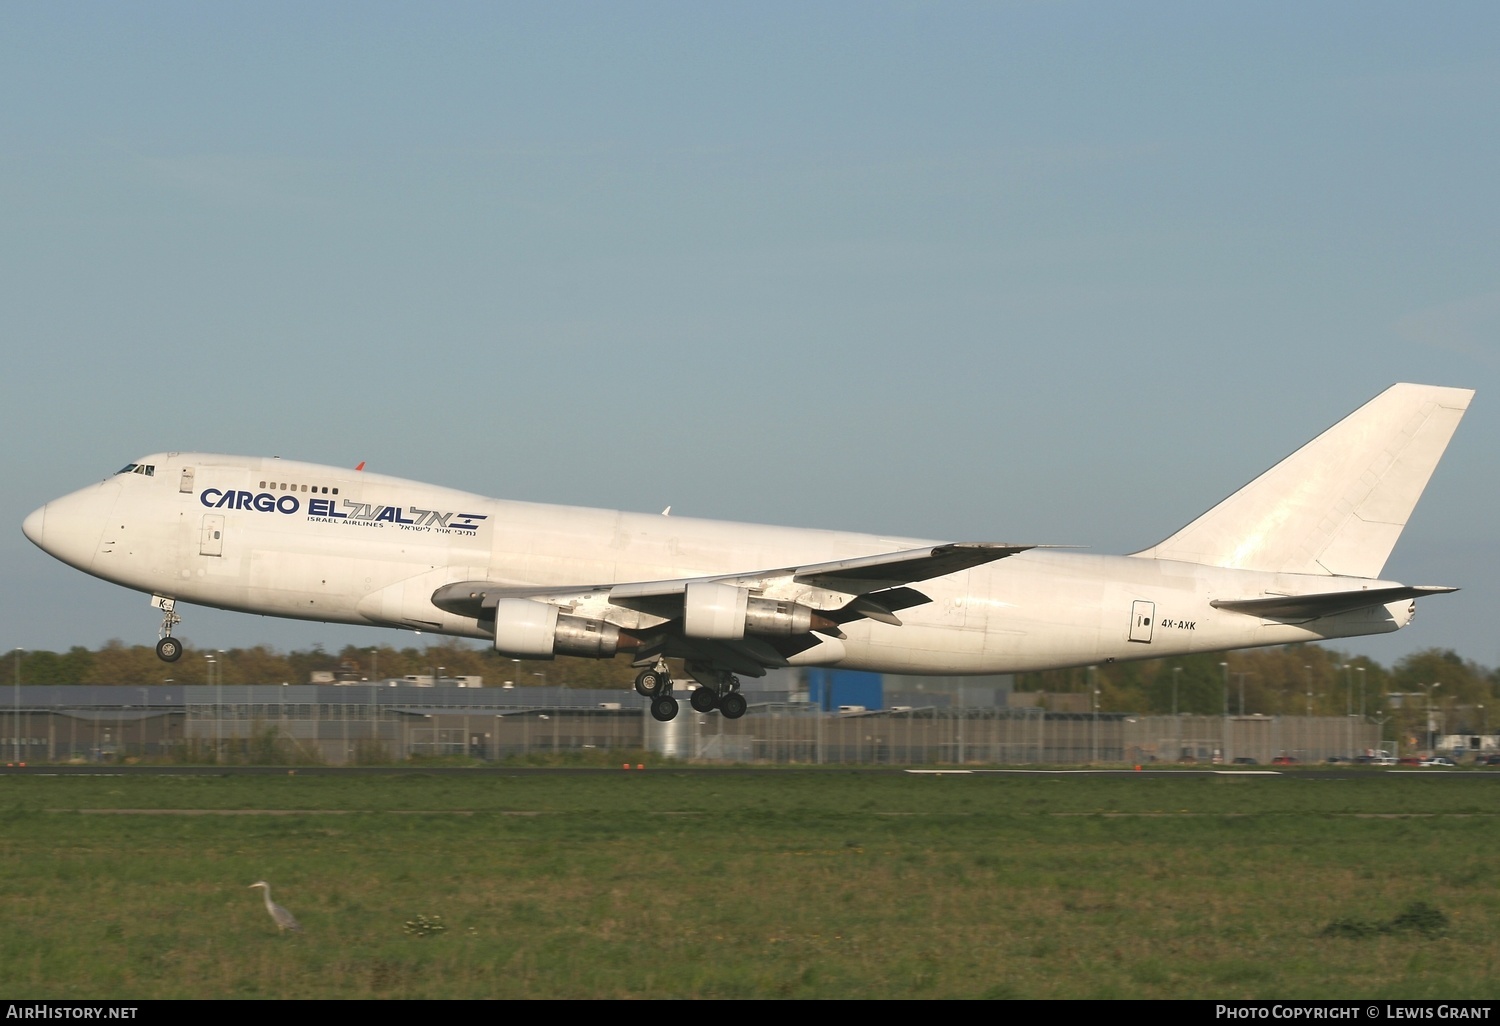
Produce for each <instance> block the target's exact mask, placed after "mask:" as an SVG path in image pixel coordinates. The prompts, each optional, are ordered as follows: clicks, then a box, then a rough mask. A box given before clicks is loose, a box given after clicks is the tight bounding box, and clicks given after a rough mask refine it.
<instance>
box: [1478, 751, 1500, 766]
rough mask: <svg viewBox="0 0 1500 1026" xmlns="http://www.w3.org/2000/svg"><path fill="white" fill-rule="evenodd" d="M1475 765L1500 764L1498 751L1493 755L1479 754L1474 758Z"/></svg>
mask: <svg viewBox="0 0 1500 1026" xmlns="http://www.w3.org/2000/svg"><path fill="white" fill-rule="evenodd" d="M1474 765H1476V766H1500V753H1496V754H1494V755H1481V756H1480V757H1479V758H1477V759H1475V760H1474Z"/></svg>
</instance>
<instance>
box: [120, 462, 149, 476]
mask: <svg viewBox="0 0 1500 1026" xmlns="http://www.w3.org/2000/svg"><path fill="white" fill-rule="evenodd" d="M118 473H119V474H145V475H146V476H147V477H155V476H156V467H155V465H154V464H151V463H127V464H125V465H124V466H123V467H121V468H120V469H119V471H118Z"/></svg>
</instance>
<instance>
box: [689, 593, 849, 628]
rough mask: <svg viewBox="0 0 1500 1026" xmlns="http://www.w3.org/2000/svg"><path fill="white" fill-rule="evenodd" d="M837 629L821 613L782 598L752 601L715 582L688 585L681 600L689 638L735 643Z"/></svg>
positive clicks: (742, 594) (744, 595)
mask: <svg viewBox="0 0 1500 1026" xmlns="http://www.w3.org/2000/svg"><path fill="white" fill-rule="evenodd" d="M824 628H835V629H836V625H835V624H834V622H833V621H832V620H829V619H828V618H827V617H824V616H823V615H822V614H820V613H818V612H816V611H814V610H813V609H810V608H808V607H807V606H804V605H799V604H798V603H796V602H789V601H785V600H781V599H765V598H751V597H750V593H749V592H748V591H746V590H745V589H744V588H736V587H735V586H734V585H732V584H719V583H717V582H714V581H696V582H693V583H691V584H689V585H688V586H687V590H686V592H685V593H684V595H683V601H682V632H683V633H684V634H686V635H687V636H688V637H690V638H715V639H719V640H724V641H736V640H738V639H740V638H743V637H744V636H745V635H746V634H771V635H778V636H785V637H791V636H792V635H796V634H806V633H807V632H808V631H812V630H822V629H824Z"/></svg>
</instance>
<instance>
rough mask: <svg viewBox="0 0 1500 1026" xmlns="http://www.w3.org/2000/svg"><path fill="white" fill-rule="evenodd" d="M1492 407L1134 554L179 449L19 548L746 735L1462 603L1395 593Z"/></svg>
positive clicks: (1388, 626) (1383, 622)
mask: <svg viewBox="0 0 1500 1026" xmlns="http://www.w3.org/2000/svg"><path fill="white" fill-rule="evenodd" d="M1472 396H1473V392H1472V391H1470V390H1467V389H1459V388H1440V387H1435V386H1427V385H1410V384H1402V385H1394V386H1392V387H1391V388H1389V389H1387V390H1386V391H1385V392H1383V393H1382V394H1380V395H1379V396H1376V397H1375V398H1374V399H1372V400H1371V401H1370V402H1368V403H1367V404H1365V405H1364V406H1363V407H1361V408H1360V409H1359V410H1356V411H1355V412H1354V413H1353V414H1351V415H1350V416H1348V417H1347V418H1345V419H1344V420H1343V421H1341V422H1339V423H1338V424H1336V425H1334V426H1333V427H1332V428H1330V429H1329V430H1328V431H1326V432H1324V433H1323V434H1322V435H1320V436H1319V437H1318V438H1316V439H1314V440H1313V441H1311V442H1309V443H1308V444H1307V445H1305V446H1303V447H1302V448H1301V449H1299V450H1298V451H1297V452H1296V453H1294V454H1292V455H1291V456H1289V457H1287V458H1286V459H1285V460H1283V461H1282V462H1281V463H1279V464H1277V465H1276V466H1274V467H1272V468H1271V469H1270V470H1268V471H1267V472H1266V473H1264V474H1262V475H1261V476H1260V477H1258V478H1256V479H1255V480H1254V481H1252V482H1251V483H1250V484H1248V485H1246V486H1245V487H1244V488H1242V489H1240V490H1239V491H1237V492H1235V493H1234V494H1233V495H1231V496H1229V497H1228V498H1227V499H1225V500H1224V501H1223V502H1221V503H1219V504H1218V505H1217V506H1215V507H1213V508H1212V509H1210V510H1209V511H1208V512H1207V513H1205V514H1203V515H1202V516H1200V517H1199V518H1198V519H1196V520H1194V521H1193V522H1192V523H1190V524H1188V525H1187V526H1186V527H1184V528H1182V529H1181V530H1180V531H1178V532H1177V533H1176V534H1173V535H1172V536H1171V537H1169V538H1167V539H1166V540H1165V541H1162V542H1160V543H1158V544H1156V545H1154V546H1152V547H1151V548H1148V549H1144V550H1142V551H1140V552H1136V553H1133V554H1131V555H1128V556H1105V555H1094V554H1089V553H1084V552H1078V551H1069V550H1067V549H1059V548H1049V547H1046V546H1041V545H1015V544H999V543H995V542H932V541H917V540H913V539H909V538H885V537H879V536H876V535H865V534H850V533H843V532H838V531H814V530H803V529H797V528H790V527H767V526H757V525H750V524H734V523H723V522H717V521H710V520H695V519H690V518H688V517H676V516H667V515H648V514H641V513H622V512H612V511H607V510H595V509H578V508H572V507H565V506H548V505H538V504H534V503H525V502H509V501H503V500H498V499H488V498H484V497H482V496H478V495H473V494H470V493H468V492H461V491H455V490H453V489H449V488H440V487H437V486H434V485H426V484H419V483H416V482H413V481H405V480H401V479H399V478H395V477H387V476H384V475H381V474H375V473H365V472H362V471H354V470H347V469H341V468H338V467H326V466H318V465H315V464H311V463H295V462H292V461H289V460H282V459H277V458H268V457H243V456H218V455H210V454H206V453H187V452H167V453H158V454H156V455H153V456H143V457H141V458H139V459H137V460H135V461H134V462H131V463H128V464H126V465H125V467H124V468H123V469H122V470H120V471H119V472H118V473H117V474H115V475H114V476H113V477H110V478H107V479H106V480H104V481H103V482H102V483H100V484H96V485H91V486H89V487H87V488H84V489H83V490H82V491H78V492H74V493H73V494H71V495H67V496H64V497H63V498H60V499H55V500H53V501H52V502H49V503H47V504H46V505H45V506H43V507H42V508H41V509H38V510H37V511H36V512H34V513H32V514H31V515H30V516H29V517H27V518H26V522H25V525H24V530H25V532H26V537H28V538H30V539H31V540H32V541H33V542H35V543H36V544H37V545H38V546H40V547H41V548H42V549H43V550H45V551H46V552H48V553H51V554H52V555H53V556H56V557H57V558H58V559H60V560H62V561H63V562H65V563H67V564H69V565H71V566H74V567H77V568H78V569H80V570H83V571H85V572H86V573H90V574H93V575H95V576H96V577H102V578H103V579H105V580H107V581H113V582H114V583H116V584H120V585H124V586H125V587H127V588H134V589H136V590H138V591H142V592H146V593H149V594H150V595H151V596H152V599H151V601H152V605H153V606H155V607H156V608H158V609H159V610H161V613H162V622H161V629H160V632H159V638H160V640H159V641H158V642H157V646H156V651H157V654H158V655H160V656H161V658H162V659H164V660H167V661H168V662H170V661H172V660H175V659H177V658H178V657H179V656H180V655H181V654H182V644H181V642H180V641H179V640H178V639H177V638H174V637H173V636H172V629H173V628H174V627H175V626H176V625H177V624H178V623H180V622H181V621H180V617H179V615H178V612H177V607H178V604H179V603H197V604H199V605H205V606H216V607H218V608H221V609H232V610H239V611H242V612H246V613H261V614H264V615H268V616H285V617H296V618H299V619H305V620H324V621H329V622H334V623H352V624H366V625H370V626H377V627H397V628H407V629H416V630H423V631H430V632H433V633H437V634H451V635H458V636H462V637H469V638H483V639H486V640H487V641H489V642H490V643H492V644H493V645H494V647H495V649H496V650H497V651H499V652H501V653H503V654H504V655H506V656H509V657H512V658H521V659H550V658H552V657H553V656H555V655H574V656H590V657H596V658H605V659H607V658H611V657H613V656H615V655H617V654H620V653H623V654H626V655H628V656H629V657H630V658H631V659H632V660H633V662H634V665H636V666H638V667H641V668H642V669H641V672H640V674H639V676H638V677H637V678H636V690H637V691H639V692H640V693H641V694H642V695H643V696H645V697H646V698H648V699H650V700H651V712H652V714H653V715H654V716H655V717H656V718H657V719H659V720H670V719H671V718H672V717H674V716H675V715H676V714H677V708H678V706H677V701H676V699H675V698H673V697H672V685H673V681H672V678H671V675H670V672H669V670H668V664H667V662H666V660H667V659H668V658H669V657H671V658H680V659H682V660H683V661H684V662H685V663H686V666H687V670H688V672H689V673H690V674H691V675H692V676H693V677H694V678H695V679H696V680H697V681H699V682H700V684H701V685H702V686H701V687H700V688H698V689H697V690H694V691H693V692H692V694H691V700H692V704H693V707H694V708H695V709H697V710H699V711H700V712H709V711H711V710H713V709H718V710H719V711H720V712H721V713H722V714H723V715H724V716H726V717H731V718H734V717H738V716H742V715H743V714H744V712H745V699H744V697H743V696H742V695H741V694H740V693H739V678H738V676H737V675H739V674H744V675H747V676H761V675H763V674H764V673H765V671H766V669H767V668H768V667H784V666H799V665H816V666H842V667H850V668H855V669H865V670H877V671H883V672H887V673H921V674H970V673H1003V672H1014V671H1023V670H1040V669H1049V668H1057V667H1065V666H1080V665H1088V664H1095V663H1109V662H1113V661H1115V660H1123V659H1146V658H1153V657H1157V656H1164V655H1176V654H1181V653H1188V652H1212V651H1219V650H1224V649H1232V648H1248V647H1252V646H1257V645H1280V644H1285V643H1288V642H1296V641H1320V640H1323V639H1329V638H1344V637H1352V636H1355V635H1362V634H1376V633H1380V632H1384V631H1394V630H1397V629H1399V628H1401V627H1404V626H1405V625H1406V624H1407V623H1408V622H1410V621H1411V619H1412V615H1413V613H1414V611H1415V600H1416V599H1417V598H1420V597H1422V596H1425V595H1431V594H1434V593H1438V592H1447V591H1453V590H1455V589H1453V588H1447V587H1425V586H1408V585H1404V584H1400V583H1398V582H1395V581H1387V580H1382V579H1380V572H1381V569H1382V567H1384V565H1385V562H1386V558H1387V557H1388V556H1389V555H1390V552H1391V549H1392V547H1393V546H1394V545H1395V543H1396V539H1397V537H1398V536H1399V535H1400V533H1401V530H1402V528H1403V527H1405V526H1406V522H1407V519H1408V518H1409V516H1410V514H1411V511H1412V508H1413V507H1414V506H1415V505H1416V502H1417V498H1418V497H1419V496H1420V495H1421V493H1422V490H1423V488H1425V487H1426V485H1427V481H1428V479H1429V478H1430V477H1431V475H1432V472H1433V469H1434V468H1435V467H1436V466H1437V462H1438V459H1439V458H1440V457H1441V456H1442V454H1443V450H1444V449H1445V448H1446V447H1447V445H1448V441H1449V439H1450V438H1451V437H1452V435H1453V432H1454V430H1455V429H1456V428H1457V426H1458V422H1459V420H1460V418H1462V416H1463V414H1464V411H1465V410H1466V409H1467V408H1468V405H1469V400H1470V399H1471V398H1472Z"/></svg>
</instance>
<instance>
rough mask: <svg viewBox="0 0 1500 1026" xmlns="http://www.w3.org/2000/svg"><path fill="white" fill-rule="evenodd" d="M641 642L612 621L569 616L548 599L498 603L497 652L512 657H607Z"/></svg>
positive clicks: (519, 599)
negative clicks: (626, 633) (546, 600)
mask: <svg viewBox="0 0 1500 1026" xmlns="http://www.w3.org/2000/svg"><path fill="white" fill-rule="evenodd" d="M639 644H640V643H639V642H638V641H637V640H636V639H635V638H632V637H630V636H629V635H621V634H620V628H618V627H616V626H615V625H614V624H612V623H606V622H605V621H603V620H590V619H587V618H585V617H582V616H569V615H567V614H566V613H563V612H562V611H561V610H559V609H558V608H557V607H556V606H554V605H551V604H550V603H547V602H533V601H532V600H531V599H523V598H503V599H500V600H499V601H498V602H496V603H495V651H496V652H499V653H500V654H502V655H507V656H510V657H511V658H512V659H551V658H552V657H553V656H558V655H573V656H588V657H590V658H593V659H608V658H609V657H610V656H612V655H614V654H615V653H616V652H618V651H619V650H620V649H622V648H626V649H630V648H636V647H638V646H639Z"/></svg>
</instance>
